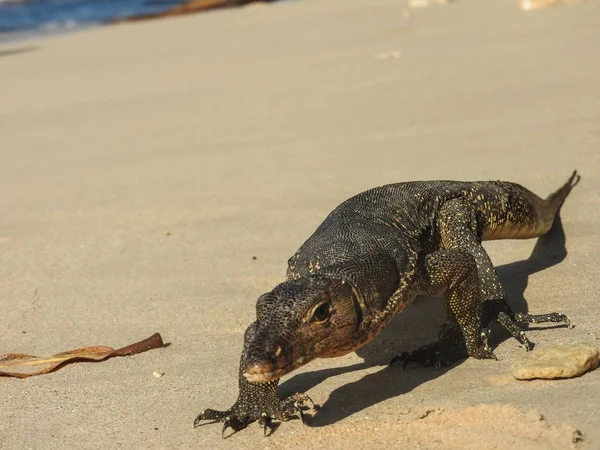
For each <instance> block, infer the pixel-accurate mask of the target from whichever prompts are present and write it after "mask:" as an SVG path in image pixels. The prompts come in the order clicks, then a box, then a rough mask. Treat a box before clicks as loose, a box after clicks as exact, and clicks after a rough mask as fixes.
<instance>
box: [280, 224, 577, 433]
mask: <svg viewBox="0 0 600 450" xmlns="http://www.w3.org/2000/svg"><path fill="white" fill-rule="evenodd" d="M565 244H566V238H565V234H564V229H563V227H562V222H561V219H560V216H557V217H556V219H555V221H554V225H553V227H552V228H551V230H550V231H549V232H548V233H547V234H545V235H544V236H542V237H540V238H538V240H537V242H536V244H535V246H534V248H533V251H532V252H531V255H530V256H529V258H527V259H525V260H522V261H516V262H513V263H509V264H505V265H502V266H499V267H497V268H496V270H497V272H498V275H499V277H500V280H501V282H502V284H503V287H504V289H505V291H506V294H507V297H508V299H509V300H508V302H509V304H510V306H511V307H512V308H513V309H514V310H515V311H518V312H527V311H528V308H527V301H526V300H525V296H524V293H525V290H526V288H527V285H528V282H529V276H530V275H532V274H535V273H537V272H539V271H541V270H544V269H547V268H549V267H551V266H554V265H556V264H558V263H560V262H561V261H563V260H564V259H565V258H566V256H567V250H566V245H565ZM415 306H416V307H415ZM444 322H445V318H444V308H443V305H442V302H441V301H440V299H436V298H428V297H423V298H418V299H416V300H415V303H414V304H413V305H412V306H411V307H409V308H407V309H406V311H404V312H403V313H402V314H400V315H398V316H397V317H396V318H394V320H392V322H390V324H389V325H388V326H387V327H386V328H385V329H384V330H383V331H382V332H381V333H380V334H379V336H377V338H376V339H375V340H374V341H373V342H371V343H370V344H368V345H367V346H365V347H363V348H362V349H360V350H358V351H357V352H356V353H357V355H358V356H360V357H361V358H362V359H363V362H362V363H358V364H354V365H351V366H346V367H338V368H331V369H324V370H319V371H315V372H307V373H302V374H299V375H296V376H295V377H293V378H291V379H290V380H288V381H286V382H285V383H283V384H282V385H281V390H282V391H283V393H285V394H288V395H289V394H292V393H294V392H305V391H308V390H309V389H311V388H312V387H314V386H316V385H318V384H320V383H322V382H323V381H324V380H325V379H327V378H329V377H333V376H337V375H342V374H345V373H348V372H352V371H355V370H364V369H368V368H371V367H374V366H381V365H385V366H384V368H383V369H381V370H378V371H376V372H373V373H369V374H367V375H365V376H363V377H362V378H360V379H359V380H357V381H354V382H351V383H347V384H345V385H343V386H340V387H338V388H337V389H335V390H334V391H333V392H331V394H330V396H329V398H328V399H327V400H326V401H325V403H324V404H323V405H322V407H321V408H320V409H319V410H318V411H317V413H316V414H315V415H314V416H313V417H312V419H311V420H310V422H309V425H310V426H314V427H321V426H326V425H330V424H332V423H335V422H337V421H339V420H341V419H344V418H346V417H348V416H351V415H352V414H355V413H357V412H359V411H362V410H363V409H366V408H369V407H371V406H373V405H376V404H377V403H380V402H382V401H385V400H387V399H389V398H392V397H396V396H398V395H401V394H405V393H407V392H410V391H411V390H412V389H414V388H416V387H417V386H419V385H421V384H424V383H426V382H428V381H431V380H434V379H435V378H437V377H440V376H442V375H444V374H445V373H446V372H447V371H448V370H450V369H451V368H452V366H451V367H448V368H443V369H441V370H436V369H433V368H419V369H416V370H412V369H408V370H402V369H401V368H399V367H393V366H389V365H387V363H388V362H389V361H390V359H391V358H392V357H393V356H394V355H396V354H397V353H398V352H399V351H405V350H411V349H414V348H417V347H419V346H421V345H423V344H426V343H427V342H429V341H431V338H432V336H436V335H437V330H438V329H439V327H440V325H442V324H443V323H444ZM496 328H497V329H496ZM496 328H494V334H493V335H492V336H493V337H494V339H493V341H492V342H491V343H492V344H493V345H494V346H495V345H498V344H499V343H500V342H502V341H503V340H505V339H506V338H507V337H509V334H508V333H505V332H503V331H501V329H500V327H496ZM544 328H554V327H544ZM458 364H461V362H459V363H458Z"/></svg>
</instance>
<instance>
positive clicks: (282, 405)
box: [194, 322, 314, 437]
mask: <svg viewBox="0 0 600 450" xmlns="http://www.w3.org/2000/svg"><path fill="white" fill-rule="evenodd" d="M255 328H256V322H255V323H253V324H252V325H250V326H249V327H248V329H247V330H246V333H245V334H244V349H243V351H242V357H241V360H240V370H239V394H238V398H237V400H236V402H235V403H234V404H233V406H232V407H231V408H229V409H228V410H226V411H217V410H214V409H205V410H204V411H202V412H201V413H200V414H199V415H198V417H196V420H194V428H196V427H198V426H200V425H202V422H203V421H205V420H208V421H212V422H223V430H222V434H223V437H225V432H226V431H227V429H228V428H231V429H232V430H233V433H235V432H237V431H240V430H242V429H244V428H246V426H248V425H249V424H250V423H252V422H257V421H258V422H259V424H260V425H262V426H263V429H264V433H265V436H266V435H267V434H268V431H269V429H270V428H271V424H272V421H273V420H277V421H280V422H284V421H287V420H290V419H292V418H295V417H298V416H299V417H300V419H302V421H304V415H303V412H302V409H303V408H304V407H305V406H311V407H314V403H313V402H312V400H311V399H310V397H308V396H307V395H305V394H300V393H298V394H294V395H292V396H290V397H287V398H283V399H282V398H279V397H278V396H277V385H278V384H279V379H274V380H271V381H268V382H266V383H251V382H249V381H248V380H246V378H245V377H244V357H245V355H246V352H247V350H248V348H247V347H248V343H249V342H251V340H252V338H253V336H254V332H255ZM233 433H232V434H233Z"/></svg>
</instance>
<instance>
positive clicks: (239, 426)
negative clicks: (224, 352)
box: [194, 393, 316, 438]
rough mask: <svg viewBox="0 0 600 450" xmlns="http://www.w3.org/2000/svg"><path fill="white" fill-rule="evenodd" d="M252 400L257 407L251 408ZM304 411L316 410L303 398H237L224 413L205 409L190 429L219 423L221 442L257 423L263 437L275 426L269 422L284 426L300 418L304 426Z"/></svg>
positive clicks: (300, 395) (293, 396)
mask: <svg viewBox="0 0 600 450" xmlns="http://www.w3.org/2000/svg"><path fill="white" fill-rule="evenodd" d="M250 400H254V401H255V402H257V403H258V404H251V403H250V402H249V401H250ZM307 408H311V409H315V408H316V406H315V404H314V402H313V401H312V400H311V398H310V397H309V396H308V395H306V394H300V393H297V394H294V395H291V396H289V397H287V398H285V399H279V398H278V397H277V396H276V395H273V396H272V397H269V398H266V399H265V398H254V399H252V397H251V396H244V397H242V396H240V398H238V401H237V402H235V404H234V405H233V406H232V407H231V408H230V409H228V410H227V411H217V410H214V409H205V410H204V411H202V412H201V413H200V414H198V417H196V420H194V428H197V427H199V426H201V425H203V424H202V421H204V420H208V421H210V422H209V423H214V422H223V430H222V432H221V434H222V436H223V438H226V437H229V436H231V435H233V434H235V433H237V432H238V431H240V430H243V429H244V428H246V427H247V426H248V425H249V424H250V423H252V422H258V424H259V425H260V426H261V427H262V428H263V430H264V435H265V436H268V435H269V434H271V433H272V432H273V431H274V430H275V428H276V426H275V425H274V424H273V421H274V420H276V421H279V422H285V421H288V420H290V419H292V418H295V417H300V419H301V420H302V423H305V417H304V410H305V409H307ZM229 428H231V429H232V430H233V432H232V433H230V434H229V435H226V434H225V433H226V432H227V430H228V429H229Z"/></svg>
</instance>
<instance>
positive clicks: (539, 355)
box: [512, 344, 600, 380]
mask: <svg viewBox="0 0 600 450" xmlns="http://www.w3.org/2000/svg"><path fill="white" fill-rule="evenodd" d="M599 357H600V350H599V349H598V347H596V346H595V345H587V344H564V345H556V346H554V347H550V348H547V349H542V350H535V351H533V352H531V353H527V354H525V355H523V356H522V357H521V358H519V359H518V360H517V361H515V363H514V364H513V365H512V374H513V376H514V377H515V378H516V379H517V380H533V379H535V378H543V379H553V378H574V377H578V376H580V375H583V374H584V373H585V372H587V371H589V370H594V369H595V368H596V367H597V366H598V359H599Z"/></svg>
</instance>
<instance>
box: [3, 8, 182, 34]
mask: <svg viewBox="0 0 600 450" xmlns="http://www.w3.org/2000/svg"><path fill="white" fill-rule="evenodd" d="M180 3H184V2H183V1H181V0H22V1H17V2H15V1H14V0H0V33H16V32H23V31H34V30H37V31H42V32H43V31H52V30H61V29H70V28H76V27H82V26H90V25H94V24H100V23H103V22H106V21H107V20H110V19H116V18H119V17H129V16H133V15H140V14H151V13H156V12H160V11H165V10H167V9H170V8H172V7H173V6H175V5H178V4H180Z"/></svg>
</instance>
